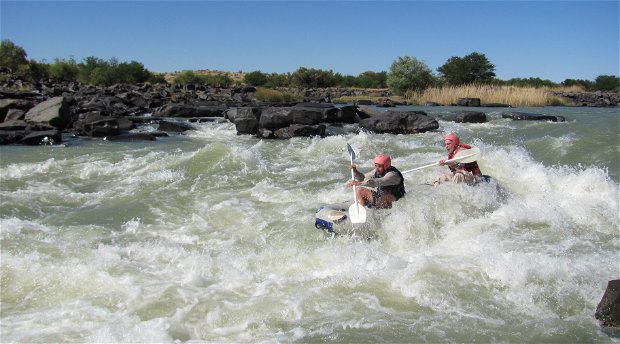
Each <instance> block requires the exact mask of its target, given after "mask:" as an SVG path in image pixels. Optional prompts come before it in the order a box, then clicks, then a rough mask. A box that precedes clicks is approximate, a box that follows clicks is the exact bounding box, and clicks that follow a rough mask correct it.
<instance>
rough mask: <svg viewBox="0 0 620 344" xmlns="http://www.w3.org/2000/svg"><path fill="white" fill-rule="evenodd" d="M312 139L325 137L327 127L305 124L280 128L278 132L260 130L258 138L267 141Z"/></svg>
mask: <svg viewBox="0 0 620 344" xmlns="http://www.w3.org/2000/svg"><path fill="white" fill-rule="evenodd" d="M300 136H301V137H310V136H320V137H324V136H325V125H323V124H319V125H304V124H291V125H290V126H288V127H285V128H278V129H276V130H269V129H265V128H259V130H258V137H262V138H266V139H281V140H283V139H290V138H291V137H300Z"/></svg>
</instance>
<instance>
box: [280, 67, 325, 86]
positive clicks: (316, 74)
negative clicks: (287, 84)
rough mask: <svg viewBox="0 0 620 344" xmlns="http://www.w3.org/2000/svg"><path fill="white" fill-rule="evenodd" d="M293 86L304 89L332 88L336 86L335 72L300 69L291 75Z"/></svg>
mask: <svg viewBox="0 0 620 344" xmlns="http://www.w3.org/2000/svg"><path fill="white" fill-rule="evenodd" d="M291 82H292V84H293V85H295V86H298V87H303V88H313V87H332V86H334V85H336V83H335V76H334V72H333V71H331V70H328V71H325V70H321V69H314V68H305V67H299V68H298V69H297V70H296V71H295V72H293V74H291Z"/></svg>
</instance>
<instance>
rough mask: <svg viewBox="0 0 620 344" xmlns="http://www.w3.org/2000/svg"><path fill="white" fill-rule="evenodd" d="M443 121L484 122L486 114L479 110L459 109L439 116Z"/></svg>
mask: <svg viewBox="0 0 620 344" xmlns="http://www.w3.org/2000/svg"><path fill="white" fill-rule="evenodd" d="M440 118H441V119H442V120H444V121H450V122H456V123H485V122H487V115H486V114H485V113H484V112H481V111H459V112H457V113H452V114H447V115H442V116H441V117H440Z"/></svg>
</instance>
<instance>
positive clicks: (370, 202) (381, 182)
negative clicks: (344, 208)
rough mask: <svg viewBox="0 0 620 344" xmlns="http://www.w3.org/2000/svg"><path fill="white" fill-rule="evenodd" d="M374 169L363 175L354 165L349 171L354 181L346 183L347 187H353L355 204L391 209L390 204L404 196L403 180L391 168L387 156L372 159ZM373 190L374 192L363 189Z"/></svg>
mask: <svg viewBox="0 0 620 344" xmlns="http://www.w3.org/2000/svg"><path fill="white" fill-rule="evenodd" d="M374 163H375V168H374V169H373V170H372V171H370V172H368V173H366V174H363V173H361V172H360V171H358V170H357V166H355V164H351V167H350V169H351V170H352V171H353V172H354V174H355V179H354V180H350V181H349V182H347V187H352V186H353V185H356V186H361V187H359V188H356V190H355V192H356V196H357V202H358V203H359V204H361V205H363V206H367V207H369V208H372V207H375V208H377V209H387V208H391V207H392V202H394V201H397V200H398V199H400V198H401V197H403V196H404V195H405V179H404V178H403V175H402V174H401V173H400V171H399V170H398V169H397V168H396V167H394V166H392V159H391V158H390V156H389V155H387V154H379V155H377V156H376V157H375V159H374ZM364 186H367V187H371V188H375V187H376V190H372V189H368V188H365V187H364Z"/></svg>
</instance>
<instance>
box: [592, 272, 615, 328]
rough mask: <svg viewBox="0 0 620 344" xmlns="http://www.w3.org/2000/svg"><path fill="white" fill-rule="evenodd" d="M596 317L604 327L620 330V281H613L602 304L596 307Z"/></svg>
mask: <svg viewBox="0 0 620 344" xmlns="http://www.w3.org/2000/svg"><path fill="white" fill-rule="evenodd" d="M594 317H595V318H596V319H598V320H600V321H601V324H602V325H603V326H607V327H616V328H618V329H619V330H620V280H611V281H609V282H608V283H607V289H606V290H605V294H603V298H602V299H601V302H600V303H599V304H598V307H596V313H594Z"/></svg>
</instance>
